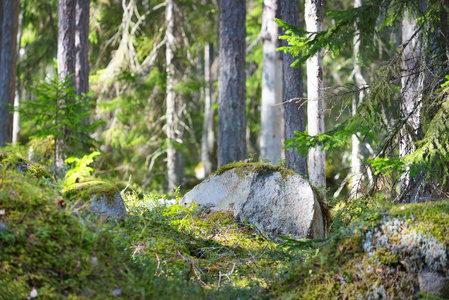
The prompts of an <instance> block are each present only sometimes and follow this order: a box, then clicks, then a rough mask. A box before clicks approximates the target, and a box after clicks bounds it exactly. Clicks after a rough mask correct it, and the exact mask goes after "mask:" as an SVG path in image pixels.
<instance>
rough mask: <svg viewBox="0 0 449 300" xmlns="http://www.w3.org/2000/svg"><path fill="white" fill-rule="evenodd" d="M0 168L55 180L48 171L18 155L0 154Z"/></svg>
mask: <svg viewBox="0 0 449 300" xmlns="http://www.w3.org/2000/svg"><path fill="white" fill-rule="evenodd" d="M0 166H1V168H6V169H9V170H17V171H19V172H21V173H28V174H31V175H33V176H35V177H37V178H46V179H50V180H54V178H53V176H52V175H51V174H50V173H49V172H48V171H47V169H46V168H45V167H43V166H41V165H39V164H36V163H33V162H32V161H29V160H27V159H24V158H22V157H20V156H18V155H16V154H12V153H7V152H0Z"/></svg>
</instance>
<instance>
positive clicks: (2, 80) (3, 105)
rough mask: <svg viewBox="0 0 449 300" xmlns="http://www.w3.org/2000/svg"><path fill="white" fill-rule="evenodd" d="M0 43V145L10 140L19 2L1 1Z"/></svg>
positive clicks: (14, 0) (15, 0) (12, 0)
mask: <svg viewBox="0 0 449 300" xmlns="http://www.w3.org/2000/svg"><path fill="white" fill-rule="evenodd" d="M0 4H3V7H2V9H1V11H2V13H3V16H2V17H0V19H1V21H2V22H1V39H0V41H1V43H0V147H1V146H4V145H5V143H11V142H12V123H13V115H12V113H11V111H10V107H9V105H13V104H14V97H15V91H16V72H17V30H18V27H19V26H18V20H19V10H20V2H19V1H17V0H4V1H2V3H0Z"/></svg>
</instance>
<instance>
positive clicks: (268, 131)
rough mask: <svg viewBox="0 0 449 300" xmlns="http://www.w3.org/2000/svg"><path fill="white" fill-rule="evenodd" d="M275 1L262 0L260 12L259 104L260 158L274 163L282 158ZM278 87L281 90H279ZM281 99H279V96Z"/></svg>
mask: <svg viewBox="0 0 449 300" xmlns="http://www.w3.org/2000/svg"><path fill="white" fill-rule="evenodd" d="M277 2H278V1H277V0H264V4H263V5H264V7H263V13H262V32H261V35H262V39H263V69H262V105H261V130H260V156H261V158H266V159H269V160H270V162H271V163H272V164H276V163H277V162H278V161H279V159H280V158H281V148H282V141H283V135H282V133H283V132H282V129H281V125H282V115H281V114H282V109H281V103H282V99H281V98H279V96H280V95H279V89H282V82H279V81H276V80H277V79H279V78H281V76H280V75H279V73H280V72H282V69H281V70H280V69H278V59H277V51H276V48H277V41H278V25H277V23H276V22H275V21H274V18H275V17H276V10H277V5H278V4H277ZM279 86H280V88H279ZM281 97H282V96H281Z"/></svg>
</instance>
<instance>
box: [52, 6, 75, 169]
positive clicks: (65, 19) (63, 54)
mask: <svg viewBox="0 0 449 300" xmlns="http://www.w3.org/2000/svg"><path fill="white" fill-rule="evenodd" d="M75 16H76V0H59V5H58V55H57V60H58V73H59V74H58V75H59V76H60V80H64V79H65V78H66V77H67V76H69V75H73V74H74V73H75V27H76V22H75ZM71 81H72V84H73V85H75V79H74V77H73V76H72V77H71ZM59 102H60V105H59V109H64V108H65V107H66V105H67V103H66V100H65V99H61V100H60V101H59ZM63 131H65V130H63ZM62 134H63V135H65V134H66V132H63V133H62ZM63 147H64V145H63V139H61V138H57V139H56V143H55V165H56V167H57V168H58V169H61V168H62V167H63V165H64V154H63Z"/></svg>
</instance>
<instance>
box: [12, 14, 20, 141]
mask: <svg viewBox="0 0 449 300" xmlns="http://www.w3.org/2000/svg"><path fill="white" fill-rule="evenodd" d="M22 21H23V9H21V10H20V12H19V21H18V30H17V64H19V61H20V60H21V58H22V57H21V55H20V49H21V48H20V41H21V39H22V32H23V30H22ZM15 94H16V95H15V96H14V114H13V122H12V143H13V144H16V143H17V140H18V138H19V131H20V114H19V105H20V80H19V78H16V93H15Z"/></svg>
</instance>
